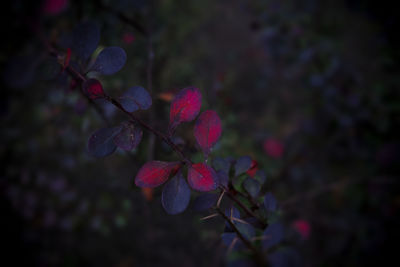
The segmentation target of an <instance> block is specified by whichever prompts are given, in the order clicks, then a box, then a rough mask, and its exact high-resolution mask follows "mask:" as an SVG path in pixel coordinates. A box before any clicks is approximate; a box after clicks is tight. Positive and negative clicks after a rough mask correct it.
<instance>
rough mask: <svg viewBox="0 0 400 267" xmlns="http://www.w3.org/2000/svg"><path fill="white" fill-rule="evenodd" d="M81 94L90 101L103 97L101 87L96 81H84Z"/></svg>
mask: <svg viewBox="0 0 400 267" xmlns="http://www.w3.org/2000/svg"><path fill="white" fill-rule="evenodd" d="M82 87H83V92H84V93H85V94H86V95H87V96H88V97H90V98H91V99H96V98H101V97H104V91H103V86H102V85H101V83H100V82H99V81H98V80H96V79H89V80H86V81H85V82H84V83H83V85H82Z"/></svg>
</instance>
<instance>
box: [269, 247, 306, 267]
mask: <svg viewBox="0 0 400 267" xmlns="http://www.w3.org/2000/svg"><path fill="white" fill-rule="evenodd" d="M268 261H269V263H270V265H271V267H292V266H296V267H300V266H303V265H302V261H301V257H300V254H299V253H298V252H297V251H296V250H294V249H292V248H285V249H279V250H277V251H274V252H273V253H270V254H268Z"/></svg>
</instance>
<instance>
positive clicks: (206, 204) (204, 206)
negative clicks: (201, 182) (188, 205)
mask: <svg viewBox="0 0 400 267" xmlns="http://www.w3.org/2000/svg"><path fill="white" fill-rule="evenodd" d="M217 200H218V195H216V194H212V193H205V194H202V195H200V196H198V197H197V198H196V199H195V200H194V201H193V204H192V208H193V210H195V211H205V210H208V209H210V208H211V207H212V206H214V205H215V203H217Z"/></svg>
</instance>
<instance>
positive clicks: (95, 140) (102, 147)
mask: <svg viewBox="0 0 400 267" xmlns="http://www.w3.org/2000/svg"><path fill="white" fill-rule="evenodd" d="M119 131H121V127H111V128H102V129H100V130H97V131H95V132H94V133H93V134H92V135H91V136H90V138H89V141H88V151H89V154H91V155H92V156H95V157H98V158H100V157H105V156H108V155H110V154H111V153H113V152H114V151H115V149H116V148H117V147H116V146H115V144H114V142H113V138H114V136H115V135H116V134H118V133H119Z"/></svg>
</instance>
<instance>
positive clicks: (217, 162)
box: [212, 157, 231, 174]
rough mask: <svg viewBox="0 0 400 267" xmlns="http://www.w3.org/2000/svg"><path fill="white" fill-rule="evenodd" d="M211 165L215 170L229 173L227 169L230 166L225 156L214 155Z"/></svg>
mask: <svg viewBox="0 0 400 267" xmlns="http://www.w3.org/2000/svg"><path fill="white" fill-rule="evenodd" d="M212 165H213V167H214V169H215V170H216V171H220V170H222V171H224V172H225V173H227V174H229V170H230V168H231V162H230V161H229V160H228V159H226V158H221V157H215V158H214V159H213V161H212Z"/></svg>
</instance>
